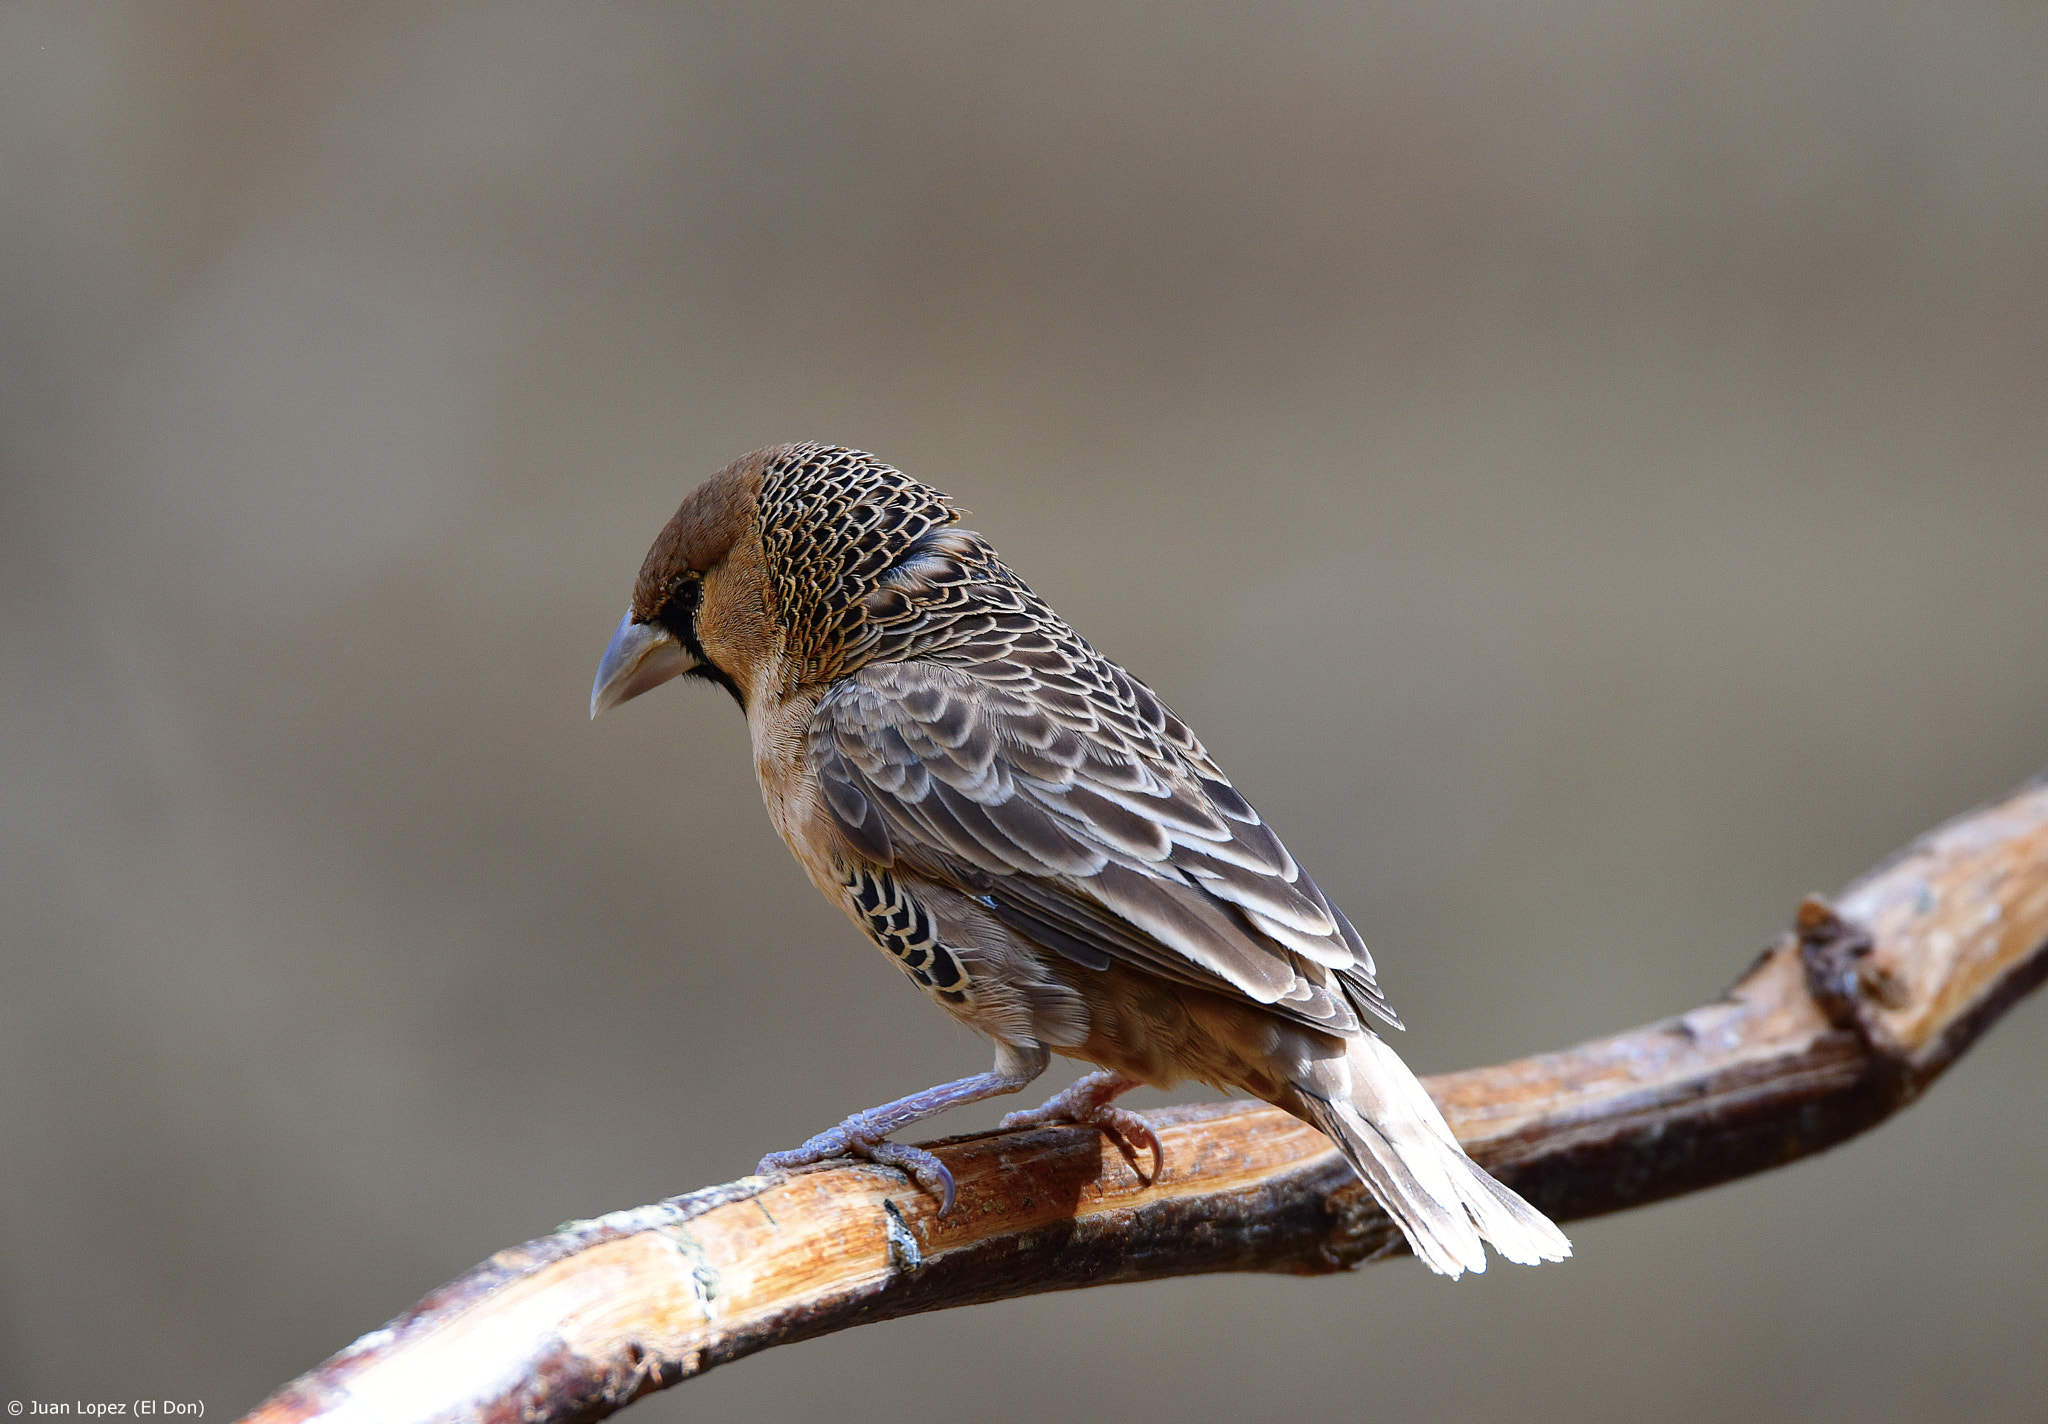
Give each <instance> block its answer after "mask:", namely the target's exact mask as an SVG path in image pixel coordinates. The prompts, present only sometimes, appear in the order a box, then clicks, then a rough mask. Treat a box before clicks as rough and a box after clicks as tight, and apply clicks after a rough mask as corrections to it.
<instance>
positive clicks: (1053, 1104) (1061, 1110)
mask: <svg viewBox="0 0 2048 1424" xmlns="http://www.w3.org/2000/svg"><path fill="white" fill-rule="evenodd" d="M1137 1086H1138V1085H1137V1083H1136V1082H1134V1081H1133V1080H1131V1079H1129V1078H1125V1077H1123V1076H1122V1075H1120V1074H1117V1073H1112V1072H1109V1071H1107V1070H1104V1071H1102V1072H1099V1073H1091V1074H1089V1075H1088V1076H1087V1077H1085V1078H1082V1079H1081V1080H1080V1081H1079V1082H1077V1083H1075V1084H1074V1085H1073V1086H1072V1087H1070V1088H1068V1089H1067V1090H1066V1091H1065V1092H1061V1093H1055V1094H1054V1095H1053V1096H1052V1097H1050V1098H1048V1099H1046V1100H1045V1102H1043V1103H1041V1104H1040V1105H1039V1106H1037V1107H1035V1108H1026V1109H1025V1110H1024V1111H1022V1112H1013V1113H1008V1114H1005V1115H1004V1117H1003V1120H1002V1122H1001V1123H1000V1124H999V1125H1000V1126H1001V1127H1002V1128H1003V1129H1004V1130H1006V1131H1014V1130H1016V1129H1018V1128H1026V1127H1053V1126H1065V1125H1068V1124H1071V1125H1073V1126H1075V1127H1093V1128H1096V1129H1098V1130H1100V1131H1102V1132H1104V1133H1106V1134H1108V1136H1109V1138H1110V1140H1111V1141H1113V1142H1115V1143H1116V1145H1117V1149H1118V1150H1119V1151H1121V1152H1122V1153H1123V1154H1124V1157H1125V1158H1126V1159H1127V1160H1128V1161H1129V1162H1130V1164H1131V1170H1133V1171H1136V1170H1137V1168H1138V1150H1139V1149H1141V1148H1142V1149H1145V1150H1147V1151H1149V1152H1151V1154H1152V1180H1153V1181H1155V1182H1156V1181H1158V1180H1159V1178H1160V1177H1161V1176H1162V1175H1164V1173H1165V1171H1166V1145H1165V1144H1164V1143H1163V1142H1161V1141H1160V1140H1159V1134H1158V1133H1156V1132H1154V1131H1153V1130H1152V1124H1150V1123H1148V1122H1146V1121H1145V1119H1143V1118H1142V1117H1139V1116H1138V1115H1137V1114H1136V1113H1134V1112H1132V1111H1131V1110H1130V1109H1128V1108H1120V1107H1116V1106H1114V1105H1112V1103H1111V1101H1110V1100H1111V1099H1112V1098H1114V1097H1116V1095H1117V1094H1119V1093H1122V1092H1126V1091H1128V1090H1130V1089H1131V1088H1135V1087H1137Z"/></svg>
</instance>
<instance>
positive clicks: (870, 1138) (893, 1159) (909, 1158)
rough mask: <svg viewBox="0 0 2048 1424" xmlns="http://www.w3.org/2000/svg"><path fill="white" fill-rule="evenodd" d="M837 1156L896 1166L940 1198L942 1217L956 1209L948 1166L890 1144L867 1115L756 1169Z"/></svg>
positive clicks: (776, 1168)
mask: <svg viewBox="0 0 2048 1424" xmlns="http://www.w3.org/2000/svg"><path fill="white" fill-rule="evenodd" d="M834 1157H865V1158H866V1159H867V1160H868V1161H870V1162H879V1163H881V1164H882V1165H883V1166H885V1167H894V1168H896V1169H897V1170H898V1171H900V1172H902V1173H903V1174H904V1175H905V1176H907V1177H909V1178H910V1179H911V1180H912V1181H914V1182H916V1183H917V1184H918V1186H920V1187H922V1188H923V1189H924V1190H925V1191H927V1192H929V1193H930V1194H931V1195H932V1196H935V1197H937V1198H938V1199H939V1215H940V1216H944V1215H945V1214H946V1213H947V1212H949V1211H951V1210H952V1209H953V1174H952V1173H951V1172H949V1171H947V1170H946V1164H945V1163H943V1162H941V1161H940V1160H939V1159H938V1158H936V1157H934V1156H933V1155H932V1154H931V1153H929V1152H927V1151H925V1150H924V1149H923V1148H922V1147H910V1146H907V1145H905V1144H904V1143H901V1142H891V1141H889V1140H888V1139H887V1138H885V1137H883V1136H882V1134H881V1133H880V1132H878V1131H876V1130H875V1126H874V1124H873V1122H872V1121H871V1120H870V1118H869V1115H868V1114H867V1113H855V1114H854V1115H853V1116H852V1117H850V1118H848V1119H847V1120H846V1121H845V1122H842V1123H840V1124H839V1126H837V1127H834V1128H830V1129H828V1130H826V1131H824V1132H821V1133H819V1134H818V1135H817V1136H816V1137H813V1138H812V1139H811V1140H810V1141H808V1142H806V1143H805V1144H804V1145H803V1146H801V1147H792V1148H790V1149H789V1150H788V1151H787V1152H770V1153H769V1154H768V1155H767V1156H766V1157H763V1158H762V1159H761V1165H760V1166H758V1167H756V1168H755V1169H754V1170H755V1171H757V1172H786V1171H788V1170H790V1169H791V1168H793V1167H809V1166H812V1165H813V1164H815V1163H818V1162H829V1161H831V1160H832V1159H833V1158H834Z"/></svg>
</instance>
